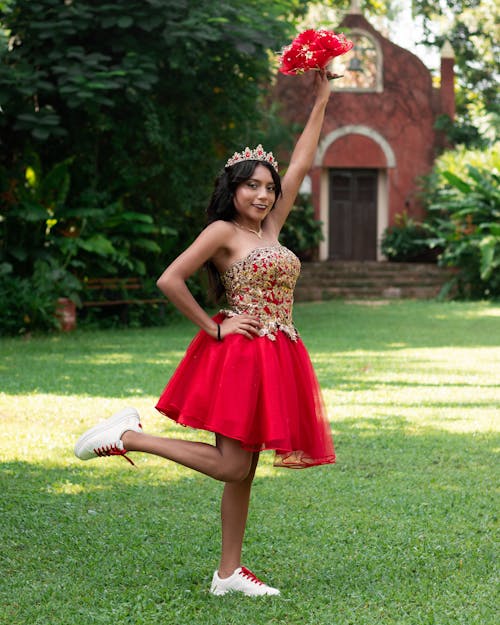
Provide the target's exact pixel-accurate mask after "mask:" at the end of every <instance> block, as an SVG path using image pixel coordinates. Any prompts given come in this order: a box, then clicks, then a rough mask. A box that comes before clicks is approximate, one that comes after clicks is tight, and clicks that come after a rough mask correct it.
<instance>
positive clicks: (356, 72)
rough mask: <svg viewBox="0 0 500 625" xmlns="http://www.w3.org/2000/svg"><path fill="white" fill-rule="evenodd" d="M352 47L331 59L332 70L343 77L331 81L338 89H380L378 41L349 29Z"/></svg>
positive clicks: (380, 59) (380, 66)
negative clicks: (345, 52)
mask: <svg viewBox="0 0 500 625" xmlns="http://www.w3.org/2000/svg"><path fill="white" fill-rule="evenodd" d="M347 36H348V38H349V39H351V40H352V42H353V43H354V47H353V48H352V50H350V51H349V52H348V53H347V54H344V55H342V56H340V57H337V58H336V59H334V61H333V65H332V68H331V69H332V71H333V72H335V73H336V74H343V78H341V79H339V80H335V81H332V83H333V87H334V89H335V90H340V91H382V53H381V50H380V46H379V44H378V42H377V41H376V40H375V39H373V38H372V37H370V36H369V35H368V34H366V33H363V32H355V31H351V32H350V33H349V34H348V35H347Z"/></svg>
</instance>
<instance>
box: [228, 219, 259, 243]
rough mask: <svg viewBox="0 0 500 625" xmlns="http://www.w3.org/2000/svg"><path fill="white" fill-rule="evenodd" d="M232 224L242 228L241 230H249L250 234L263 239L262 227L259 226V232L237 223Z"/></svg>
mask: <svg viewBox="0 0 500 625" xmlns="http://www.w3.org/2000/svg"><path fill="white" fill-rule="evenodd" d="M232 223H233V224H234V225H235V226H237V227H238V228H240V229H241V230H248V232H251V233H252V234H256V235H257V236H258V237H259V239H262V226H259V229H258V230H252V228H247V227H246V226H242V225H241V224H239V223H238V222H237V221H233V222H232Z"/></svg>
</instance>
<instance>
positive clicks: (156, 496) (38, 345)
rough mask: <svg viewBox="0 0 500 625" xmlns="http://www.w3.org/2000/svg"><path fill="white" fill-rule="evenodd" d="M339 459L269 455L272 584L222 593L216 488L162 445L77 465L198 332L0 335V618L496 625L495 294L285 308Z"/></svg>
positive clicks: (57, 623) (254, 531) (260, 564)
mask: <svg viewBox="0 0 500 625" xmlns="http://www.w3.org/2000/svg"><path fill="white" fill-rule="evenodd" d="M295 320H296V323H297V326H298V327H299V329H300V330H301V333H302V336H303V339H304V341H305V343H306V345H307V346H308V347H309V349H310V352H311V356H312V359H313V362H314V364H315V367H316V370H317V372H318V377H319V379H320V382H321V385H322V387H323V389H324V397H325V401H326V404H327V406H328V410H329V414H330V418H331V422H332V428H333V432H334V437H335V442H336V449H337V454H338V462H337V464H336V465H335V466H327V467H319V468H311V469H306V470H304V471H291V470H286V469H274V468H273V467H272V453H270V452H268V453H265V454H263V455H262V459H261V464H260V465H259V469H258V472H257V477H256V481H255V487H254V491H253V499H252V507H251V512H250V518H249V525H248V531H247V539H246V545H245V552H244V556H245V557H244V562H245V564H246V565H247V566H249V567H250V568H252V569H253V570H254V571H255V572H256V573H257V574H258V575H259V576H261V577H262V578H263V579H265V580H266V581H268V582H269V583H270V584H271V585H274V586H277V587H278V588H280V589H281V591H282V595H281V597H277V598H276V597H269V598H257V599H252V598H246V597H240V596H229V597H212V596H211V595H210V594H209V593H208V587H209V583H210V579H211V576H212V573H213V570H214V568H215V567H216V565H217V558H218V550H219V510H218V506H219V498H220V493H221V489H222V485H221V484H219V483H217V482H214V481H212V480H210V479H209V478H205V477H203V476H200V475H198V474H196V473H195V472H193V471H190V470H188V469H184V468H182V467H178V466H176V465H174V464H172V463H169V462H167V461H164V460H161V459H159V458H155V457H149V456H146V455H139V454H135V457H134V460H135V462H136V464H137V468H136V469H134V468H133V467H131V466H130V465H128V463H126V462H125V461H124V460H123V459H121V458H105V459H102V460H101V459H99V460H95V461H91V462H88V463H83V462H80V461H79V460H77V459H76V458H75V457H74V456H73V445H74V442H75V440H76V438H77V437H78V436H79V435H80V434H81V433H82V431H83V430H84V429H86V428H87V427H88V426H90V425H92V424H93V423H94V422H95V421H96V420H97V419H100V418H102V417H104V416H108V415H109V414H111V413H112V412H113V411H115V410H118V409H120V408H122V407H123V406H126V405H129V404H132V405H135V406H136V407H137V408H138V409H139V410H140V412H141V414H142V415H143V423H144V426H145V429H146V430H147V431H150V432H152V433H157V434H174V433H175V434H176V435H178V436H181V437H187V438H199V439H200V438H201V439H202V440H207V441H210V440H211V439H210V435H208V434H199V433H197V432H193V431H191V430H187V429H185V428H180V427H178V426H176V425H175V424H172V423H170V421H169V420H168V419H166V418H164V417H162V416H161V415H159V414H157V413H156V412H155V410H154V407H153V406H154V403H155V400H156V399H157V397H158V396H159V394H160V393H161V391H162V390H163V387H164V385H165V383H166V382H167V380H168V377H169V375H170V374H171V372H172V371H173V369H174V367H175V365H176V363H177V362H178V360H179V359H180V357H181V356H182V354H183V351H184V349H185V348H186V346H187V344H188V342H189V340H190V338H191V337H192V335H193V333H194V329H193V326H191V325H190V324H189V323H184V322H176V323H174V324H172V325H171V326H169V327H166V328H152V329H144V330H114V331H102V332H97V331H96V332H90V331H89V332H83V331H77V332H74V333H72V334H67V335H63V334H57V335H53V336H50V337H45V338H44V337H40V338H33V339H30V340H23V339H9V340H6V339H4V340H2V341H1V343H0V356H1V358H0V378H1V385H0V423H1V426H2V436H1V438H0V461H1V465H0V467H1V474H0V479H1V484H0V486H1V490H0V514H1V517H0V518H1V524H0V540H1V549H0V570H1V582H0V623H2V624H3V623H5V624H6V625H7V624H8V625H73V624H78V625H90V624H94V623H95V624H106V625H108V624H109V625H112V624H113V625H115V624H117V625H121V624H129V623H130V624H135V625H141V624H145V625H153V624H162V625H212V624H213V625H221V624H224V625H233V624H234V625H236V624H238V625H239V624H243V625H261V624H262V625H263V624H266V625H267V624H273V625H348V624H349V625H351V624H352V625H372V624H375V623H377V624H383V625H391V624H395V625H396V624H397V625H404V624H411V625H414V624H415V625H416V624H429V625H431V624H433V625H448V624H449V625H457V624H464V625H473V624H477V625H493V624H495V625H496V623H497V622H498V616H497V617H495V614H496V608H498V605H497V601H498V589H499V587H498V569H497V562H496V556H497V547H498V503H499V500H498V459H497V458H496V455H498V450H499V448H500V441H499V436H498V425H499V420H498V408H499V386H498V381H499V374H500V362H499V360H500V350H499V339H500V307H499V306H498V305H497V306H495V305H493V304H487V303H437V302H412V301H396V302H389V303H387V302H371V303H349V302H337V301H335V302H325V303H318V304H300V305H297V306H296V312H295Z"/></svg>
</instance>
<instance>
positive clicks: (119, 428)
mask: <svg viewBox="0 0 500 625" xmlns="http://www.w3.org/2000/svg"><path fill="white" fill-rule="evenodd" d="M128 430H133V431H134V432H142V425H141V419H140V417H139V413H138V412H137V410H136V409H135V408H125V409H124V410H120V412H117V413H116V414H114V415H113V416H112V417H110V418H109V419H107V420H106V421H101V423H98V424H97V425H95V426H94V427H93V428H90V430H87V431H86V432H85V434H82V436H80V438H79V439H78V440H77V441H76V444H75V456H77V457H78V458H80V460H90V459H91V458H98V457H100V456H123V457H124V458H125V460H127V461H128V462H130V464H134V463H133V462H132V460H130V458H128V457H127V456H126V455H125V454H126V453H127V450H126V449H125V448H124V447H123V443H122V441H121V437H122V436H123V433H124V432H127V431H128Z"/></svg>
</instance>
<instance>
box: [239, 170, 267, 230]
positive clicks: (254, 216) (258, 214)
mask: <svg viewBox="0 0 500 625" xmlns="http://www.w3.org/2000/svg"><path fill="white" fill-rule="evenodd" d="M275 201H276V186H275V184H274V181H273V177H272V176H271V172H270V171H269V169H268V168H267V167H265V166H264V165H257V166H256V167H255V170H254V172H253V174H252V175H251V177H250V178H249V179H248V180H245V181H244V182H242V183H241V184H240V185H238V187H237V189H236V192H235V194H234V207H235V209H236V213H237V218H238V221H241V223H247V224H252V225H255V224H257V223H260V222H262V220H263V219H264V218H265V217H266V216H267V215H268V214H269V212H270V210H271V209H272V207H273V206H274V202H275Z"/></svg>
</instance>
